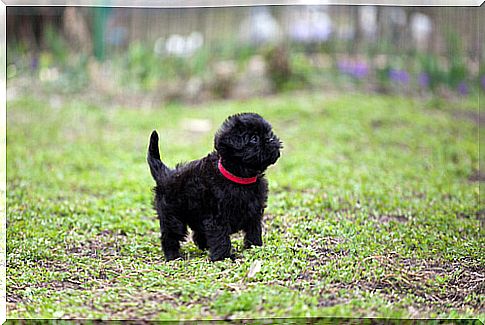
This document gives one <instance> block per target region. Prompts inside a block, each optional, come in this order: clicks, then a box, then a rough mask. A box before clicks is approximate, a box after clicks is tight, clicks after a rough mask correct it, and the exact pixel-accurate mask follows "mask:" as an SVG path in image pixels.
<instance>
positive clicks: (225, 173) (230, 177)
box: [217, 159, 258, 185]
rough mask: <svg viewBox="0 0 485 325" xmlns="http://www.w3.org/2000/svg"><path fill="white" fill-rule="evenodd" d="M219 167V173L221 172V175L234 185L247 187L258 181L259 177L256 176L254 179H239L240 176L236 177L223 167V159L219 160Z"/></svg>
mask: <svg viewBox="0 0 485 325" xmlns="http://www.w3.org/2000/svg"><path fill="white" fill-rule="evenodd" d="M217 167H218V168H219V171H220V172H221V174H222V175H223V176H224V177H225V178H227V179H228V180H230V181H233V182H234V183H238V184H243V185H247V184H253V183H255V182H256V181H257V180H258V176H254V177H238V176H235V175H233V174H231V173H230V172H229V171H228V170H227V169H225V168H224V166H222V162H221V159H219V162H218V164H217Z"/></svg>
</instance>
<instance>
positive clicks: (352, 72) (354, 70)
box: [337, 60, 369, 79]
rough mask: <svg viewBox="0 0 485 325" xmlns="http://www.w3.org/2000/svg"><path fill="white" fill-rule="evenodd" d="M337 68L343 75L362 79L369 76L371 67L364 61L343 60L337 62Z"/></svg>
mask: <svg viewBox="0 0 485 325" xmlns="http://www.w3.org/2000/svg"><path fill="white" fill-rule="evenodd" d="M337 68H338V69H339V70H340V72H341V73H343V74H346V75H349V76H352V77H354V78H357V79H362V78H364V77H366V76H367V75H368V74H369V67H368V66H367V63H365V62H363V61H355V62H354V61H349V60H341V61H338V62H337Z"/></svg>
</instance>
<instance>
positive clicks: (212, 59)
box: [7, 5, 485, 106]
mask: <svg viewBox="0 0 485 325" xmlns="http://www.w3.org/2000/svg"><path fill="white" fill-rule="evenodd" d="M484 12H485V11H484V9H483V8H466V7H454V8H453V7H386V6H321V5H319V6H271V7H270V6H255V7H232V8H189V9H153V8H150V9H148V8H147V9H142V8H138V9H137V8H103V7H98V8H93V7H8V8H7V82H8V94H7V98H8V99H12V98H15V97H16V96H17V95H18V94H21V93H25V92H28V93H30V94H34V95H36V94H37V93H42V92H46V91H47V92H50V93H51V92H55V93H59V94H81V95H82V96H85V98H90V97H89V96H95V98H96V100H98V101H99V100H103V99H104V100H106V103H110V104H112V103H115V104H121V105H127V106H128V105H136V106H157V105H160V104H161V103H167V102H174V101H175V102H183V103H194V104H196V103H200V102H203V101H207V100H214V99H227V98H235V99H244V98H251V97H255V96H266V95H271V94H275V93H279V92H286V91H295V90H316V91H321V92H328V93H332V92H334V91H339V92H341V91H360V92H362V91H363V92H377V93H383V94H390V93H392V94H403V95H406V96H409V95H413V96H439V97H440V98H444V99H445V100H446V99H448V98H455V97H458V98H459V97H460V96H470V95H474V94H477V93H478V92H480V91H484V89H485V72H484V71H485V70H484V68H483V63H480V62H484V61H483V58H484V56H485V50H484V47H483V45H482V44H481V43H480V40H479V35H485V26H484V25H485V24H482V25H481V26H480V25H479V18H480V16H482V17H483V13H484ZM86 96H87V97H86Z"/></svg>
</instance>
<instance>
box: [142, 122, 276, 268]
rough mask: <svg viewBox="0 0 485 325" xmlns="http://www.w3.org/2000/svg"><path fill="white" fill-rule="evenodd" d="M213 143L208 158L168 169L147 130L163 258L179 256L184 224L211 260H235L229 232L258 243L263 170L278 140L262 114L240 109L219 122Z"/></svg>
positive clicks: (263, 197)
mask: <svg viewBox="0 0 485 325" xmlns="http://www.w3.org/2000/svg"><path fill="white" fill-rule="evenodd" d="M214 146H215V150H214V151H213V152H212V153H210V154H208V155H207V157H205V158H202V159H199V160H194V161H192V162H189V163H186V164H178V165H177V166H176V167H175V169H170V168H168V167H167V166H165V164H164V163H163V162H162V161H161V160H160V153H159V150H158V134H157V132H156V131H153V132H152V134H151V137H150V145H149V148H148V156H147V160H148V165H149V166H150V171H151V174H152V176H153V178H154V180H155V182H156V183H157V185H156V186H155V188H154V192H155V200H154V207H155V209H156V210H157V213H158V218H159V220H160V232H161V241H162V249H163V252H164V254H165V258H166V260H167V261H169V260H173V259H176V258H179V257H180V251H179V250H180V241H182V240H184V238H185V237H186V236H187V226H189V227H190V228H191V229H192V231H193V240H194V242H195V244H196V245H197V246H198V247H199V248H200V249H202V250H204V249H209V253H210V259H211V260H212V261H217V260H222V259H225V258H227V257H229V258H234V254H233V252H232V247H231V241H230V238H229V236H230V235H231V234H233V233H235V232H238V231H240V230H243V231H244V233H245V236H244V247H245V248H249V247H251V246H252V245H256V246H261V245H262V238H261V230H262V229H261V228H262V224H261V223H262V217H263V212H264V209H265V207H266V200H267V198H268V183H267V181H266V179H265V178H264V174H263V173H264V171H265V170H266V168H267V167H268V166H269V165H272V164H274V163H275V162H276V160H278V158H279V156H280V149H281V142H280V140H279V139H278V137H276V135H275V134H274V133H273V131H272V129H271V125H270V124H269V123H268V122H267V121H265V120H264V119H263V118H262V117H261V116H259V115H258V114H255V113H243V114H236V115H233V116H230V117H228V118H227V119H226V120H225V121H224V123H223V124H222V126H221V127H220V129H219V130H218V131H217V133H216V135H215V139H214Z"/></svg>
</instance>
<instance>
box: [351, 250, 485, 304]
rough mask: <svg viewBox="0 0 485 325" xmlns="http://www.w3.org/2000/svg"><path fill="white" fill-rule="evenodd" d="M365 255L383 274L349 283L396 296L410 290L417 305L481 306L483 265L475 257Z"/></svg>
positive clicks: (484, 277)
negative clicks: (438, 257) (451, 258)
mask: <svg viewBox="0 0 485 325" xmlns="http://www.w3.org/2000/svg"><path fill="white" fill-rule="evenodd" d="M368 259H373V260H375V261H377V262H378V263H379V265H380V267H382V268H383V269H384V270H385V272H384V273H385V274H384V275H383V276H380V277H379V278H378V279H377V280H373V279H369V278H365V277H364V278H362V279H359V280H355V281H354V282H353V283H350V284H348V286H349V287H359V288H360V289H362V290H366V291H370V292H379V293H383V294H384V295H385V296H387V297H394V298H393V299H398V300H399V299H401V298H402V297H403V296H404V295H408V294H411V295H414V296H417V297H420V298H421V301H423V304H422V306H421V307H423V306H428V307H429V306H434V307H438V308H441V309H449V308H455V309H465V308H472V309H474V310H477V311H478V310H481V311H483V310H484V309H485V301H484V300H483V295H485V268H484V267H483V266H481V265H479V264H478V263H477V262H476V261H473V260H466V259H464V260H461V261H456V262H447V261H442V260H439V259H432V260H424V259H410V258H404V259H402V258H399V256H397V255H395V254H394V255H387V256H372V257H369V258H368ZM357 278H358V277H357V276H356V277H355V279H357ZM480 297H482V298H480Z"/></svg>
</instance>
